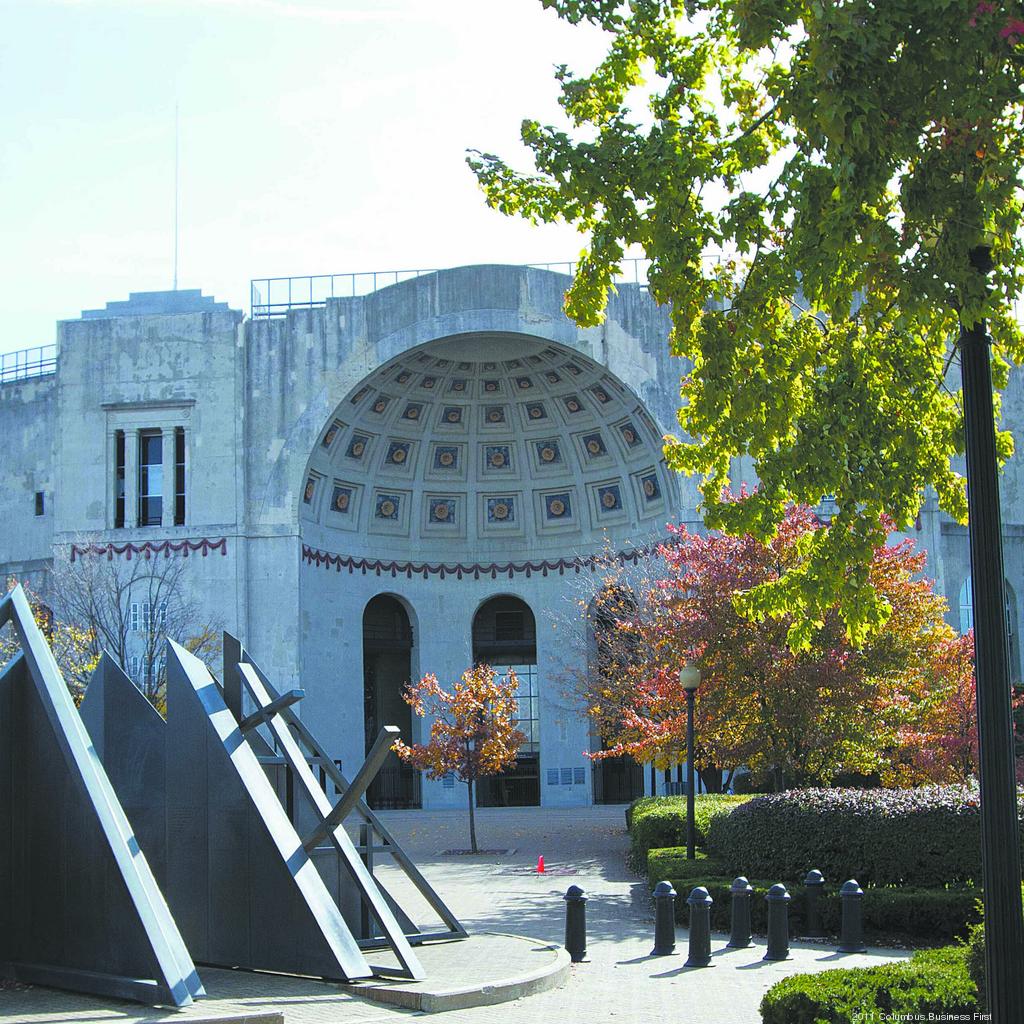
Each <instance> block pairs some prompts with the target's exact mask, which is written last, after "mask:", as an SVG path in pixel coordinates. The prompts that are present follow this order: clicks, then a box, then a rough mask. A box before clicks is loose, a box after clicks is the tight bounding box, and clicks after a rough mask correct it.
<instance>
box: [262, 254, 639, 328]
mask: <svg viewBox="0 0 1024 1024" xmlns="http://www.w3.org/2000/svg"><path fill="white" fill-rule="evenodd" d="M650 262H651V261H650V260H647V259H628V260H623V261H622V273H621V274H620V275H619V276H618V277H617V278H616V283H617V284H633V285H637V286H639V287H641V288H646V287H647V268H648V267H649V266H650ZM524 266H527V267H531V268H532V269H534V270H550V271H552V272H553V273H556V274H565V275H567V276H569V277H572V276H573V275H574V274H575V272H576V264H575V263H573V262H570V261H565V262H562V263H527V264H524ZM436 273H438V268H432V269H429V270H428V269H421V270H371V271H364V272H360V273H354V274H306V275H300V276H298V277H257V278H253V279H252V280H251V281H250V282H249V311H250V315H251V316H252V318H253V319H254V320H260V319H266V318H268V317H275V316H284V315H285V314H286V313H287V312H289V310H292V309H312V308H315V307H318V306H324V305H326V304H327V300H328V299H337V298H355V297H356V296H359V295H370V294H372V293H373V292H375V291H378V290H380V289H381V288H387V287H390V286H391V285H394V284H400V283H401V282H402V281H410V280H412V279H413V278H416V277H421V276H422V275H424V274H436Z"/></svg>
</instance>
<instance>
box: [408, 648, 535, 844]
mask: <svg viewBox="0 0 1024 1024" xmlns="http://www.w3.org/2000/svg"><path fill="white" fill-rule="evenodd" d="M518 686H519V681H518V679H517V678H516V674H515V672H513V671H512V669H509V670H508V674H507V675H505V676H499V675H498V673H497V672H495V671H494V669H493V668H491V666H490V665H477V666H475V667H474V668H471V669H468V670H467V671H465V672H463V673H462V678H461V679H460V680H458V681H457V682H456V683H455V684H454V685H453V686H452V688H451V690H450V691H449V690H445V689H444V688H443V687H442V686H441V684H440V683H439V682H438V681H437V676H435V675H433V674H429V675H425V676H424V677H423V678H422V679H421V680H420V681H419V682H418V683H411V684H410V685H409V686H407V687H406V690H405V693H404V694H403V697H404V698H405V702H406V703H407V704H408V705H409V706H410V707H411V708H412V710H413V711H414V712H415V713H416V714H417V715H418V716H419V717H420V718H427V717H429V718H430V719H431V723H430V741H429V742H428V743H413V744H405V743H403V742H402V741H401V740H398V741H396V743H395V745H394V748H393V749H394V751H395V753H396V754H397V755H398V756H399V757H400V758H401V759H402V760H403V761H404V762H405V763H406V764H410V765H412V766H413V767H414V768H418V769H420V770H421V771H425V772H426V773H427V777H428V778H431V779H439V778H442V777H443V776H445V775H454V776H455V778H457V779H458V780H459V781H460V782H464V783H466V787H467V792H468V796H469V841H470V849H471V852H473V853H478V852H479V848H478V846H477V841H476V815H475V807H474V804H475V802H476V801H475V797H474V789H475V788H476V783H477V780H478V779H480V778H483V777H484V776H486V775H496V774H497V773H498V772H500V771H503V770H504V769H505V768H509V767H511V766H512V765H513V764H514V763H515V760H516V755H517V753H518V751H519V748H520V747H521V746H522V744H523V743H524V742H525V741H526V736H525V735H524V734H523V733H521V732H520V731H519V730H518V729H517V728H516V714H517V710H518V705H517V702H516V690H517V689H518Z"/></svg>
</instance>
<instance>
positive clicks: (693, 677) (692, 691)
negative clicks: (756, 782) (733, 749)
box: [679, 665, 700, 860]
mask: <svg viewBox="0 0 1024 1024" xmlns="http://www.w3.org/2000/svg"><path fill="white" fill-rule="evenodd" d="M679 685H680V686H682V688H683V689H684V690H685V691H686V859H687V860H694V859H695V858H696V856H697V854H696V852H695V851H694V846H695V845H696V844H695V842H694V806H693V789H694V786H693V706H694V703H695V702H696V697H697V687H698V686H699V685H700V669H699V668H697V666H696V665H684V666H683V668H682V669H680V671H679Z"/></svg>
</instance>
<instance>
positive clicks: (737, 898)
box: [727, 875, 754, 949]
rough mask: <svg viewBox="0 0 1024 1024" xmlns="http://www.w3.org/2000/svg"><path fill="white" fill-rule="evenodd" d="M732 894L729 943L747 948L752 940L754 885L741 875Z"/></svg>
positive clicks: (733, 887) (735, 947)
mask: <svg viewBox="0 0 1024 1024" xmlns="http://www.w3.org/2000/svg"><path fill="white" fill-rule="evenodd" d="M729 892H730V894H731V895H732V931H731V932H730V934H729V941H728V943H727V945H728V946H730V947H731V948H732V949H746V948H747V947H748V946H750V945H751V941H750V900H751V898H752V896H753V895H754V887H753V886H752V885H751V884H750V883H749V882H748V881H747V880H746V879H745V878H744V877H743V876H742V875H741V876H740V877H739V878H737V879H735V880H734V881H733V883H732V887H731V888H730V889H729Z"/></svg>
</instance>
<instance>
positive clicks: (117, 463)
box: [114, 430, 125, 530]
mask: <svg viewBox="0 0 1024 1024" xmlns="http://www.w3.org/2000/svg"><path fill="white" fill-rule="evenodd" d="M124 474H125V461H124V431H123V430H118V431H116V432H115V433H114V528H115V529H118V530H120V529H121V528H122V527H123V526H124V512H125V509H124V482H125V475H124Z"/></svg>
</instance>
